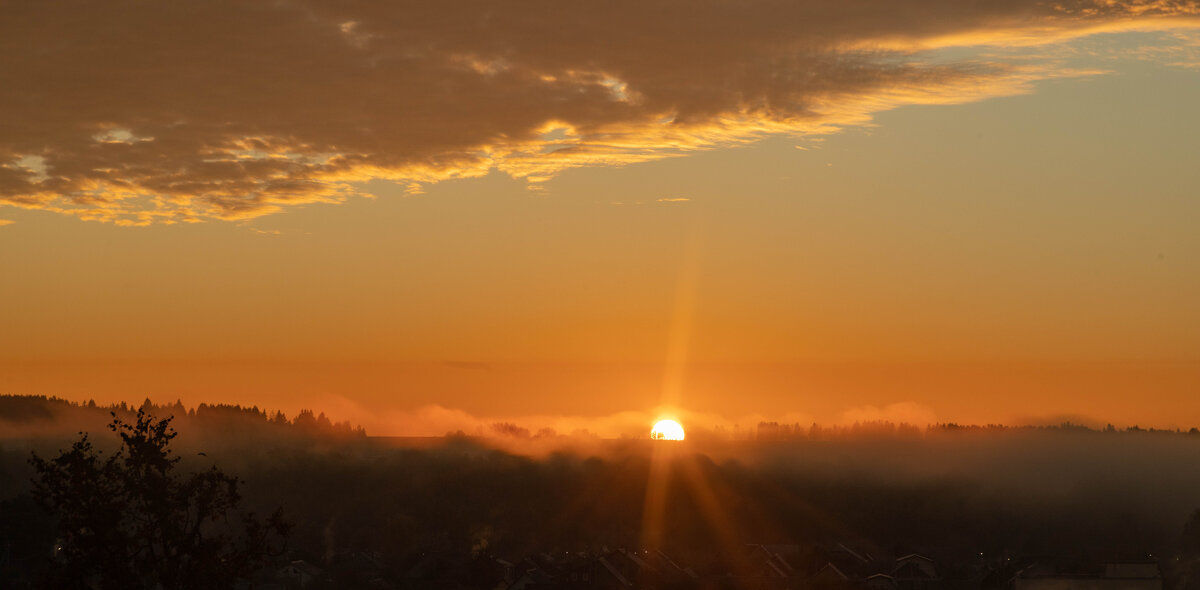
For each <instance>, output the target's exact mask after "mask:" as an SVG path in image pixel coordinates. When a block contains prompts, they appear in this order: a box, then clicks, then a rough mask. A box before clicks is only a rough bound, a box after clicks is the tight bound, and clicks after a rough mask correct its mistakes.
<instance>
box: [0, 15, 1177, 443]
mask: <svg viewBox="0 0 1200 590" xmlns="http://www.w3.org/2000/svg"><path fill="white" fill-rule="evenodd" d="M3 10H4V11H6V12H9V13H10V14H8V15H7V17H6V18H3V19H0V55H5V56H8V57H5V58H0V59H3V60H4V61H3V68H0V72H4V73H3V74H0V80H7V82H5V83H0V113H4V115H3V116H0V392H4V393H22V394H47V395H59V396H63V397H68V398H71V399H87V398H95V399H97V401H113V400H120V399H124V400H130V401H140V400H141V399H142V398H144V397H147V396H149V397H152V398H154V399H156V400H173V399H175V398H182V399H184V401H185V402H186V403H189V404H195V403H199V402H201V401H225V402H239V403H246V404H258V405H262V406H268V407H277V408H283V409H285V410H286V411H289V412H294V411H296V410H298V409H299V408H301V407H314V408H317V409H328V411H329V412H330V413H331V414H334V415H335V416H338V415H339V413H341V415H344V416H345V417H348V418H352V419H356V420H358V421H360V422H363V423H364V424H367V425H368V427H369V428H370V429H371V430H372V431H373V432H379V433H397V434H402V433H414V434H438V433H440V432H443V431H444V430H441V429H443V428H449V427H457V426H455V425H465V426H466V427H470V426H471V425H474V424H478V423H481V422H487V421H489V420H493V419H500V418H504V419H514V420H524V421H528V422H540V423H546V424H555V425H557V426H556V427H558V428H560V429H567V428H573V427H575V426H577V425H583V426H580V427H586V425H588V424H591V425H592V426H593V430H603V431H604V432H605V433H606V434H615V433H618V432H620V431H622V429H624V428H627V427H629V425H630V424H640V423H641V421H643V420H649V419H650V418H652V417H653V415H654V414H656V413H657V412H659V408H660V406H671V407H672V408H673V410H672V411H675V412H677V413H680V414H682V415H689V416H692V417H693V418H694V419H695V420H697V421H700V422H704V423H711V424H718V423H720V424H728V425H732V424H745V423H747V422H750V421H756V420H759V419H785V420H788V421H806V420H807V421H811V420H817V421H822V422H839V421H853V420H863V419H881V418H882V419H896V420H912V421H918V422H919V421H929V420H941V421H947V420H955V421H963V422H1001V421H1004V422H1014V421H1026V422H1028V421H1032V422H1037V421H1045V420H1060V419H1063V418H1065V417H1072V418H1074V419H1079V420H1085V421H1090V422H1091V423H1100V424H1102V423H1104V422H1114V423H1117V424H1122V425H1128V424H1134V423H1140V424H1142V425H1156V426H1191V425H1195V424H1200V403H1197V402H1196V401H1194V400H1195V399H1200V306H1197V305H1196V304H1195V302H1196V301H1200V272H1197V271H1198V270H1200V260H1198V258H1197V255H1200V232H1196V231H1195V228H1196V227H1200V201H1197V199H1196V197H1195V187H1196V186H1200V172H1198V170H1200V167H1197V166H1196V165H1195V162H1196V161H1198V160H1200V144H1198V143H1197V141H1196V139H1195V138H1196V137H1200V118H1198V117H1197V116H1196V114H1195V107H1194V105H1195V104H1200V79H1198V77H1197V76H1196V71H1197V70H1196V68H1197V67H1198V65H1197V64H1200V36H1197V34H1196V33H1195V29H1194V26H1195V18H1194V17H1195V15H1194V12H1195V7H1194V6H1191V5H1188V4H1186V3H1176V2H1132V1H1126V2H1120V1H1119V2H1112V3H1104V4H1103V5H1095V4H1094V3H1090V2H1077V3H1065V4H1064V3H1041V2H1036V1H1032V0H1022V1H1021V2H1014V3H1009V4H1006V5H1004V6H991V7H983V6H975V5H972V6H964V5H961V4H959V3H954V2H943V1H941V0H913V1H911V2H899V3H897V2H882V3H877V5H876V6H874V9H873V10H861V9H850V8H847V7H846V6H844V5H841V4H823V3H820V2H798V3H786V4H777V3H776V4H772V3H767V2H762V3H758V2H740V3H729V4H721V3H715V4H710V5H705V6H704V7H702V8H697V7H689V8H688V9H687V10H682V9H680V7H678V6H675V5H674V4H672V3H669V2H636V3H632V2H631V3H627V4H620V5H610V4H609V3H606V4H605V5H604V8H603V10H601V9H600V8H599V7H597V6H595V5H591V4H588V3H581V4H573V5H571V6H569V7H565V6H561V5H559V4H554V5H552V6H550V5H547V6H544V7H538V6H536V3H521V4H519V5H516V6H509V7H497V6H493V5H491V4H490V3H472V2H456V3H450V4H447V5H445V6H439V8H438V9H436V10H431V9H429V8H428V7H425V6H422V5H421V4H416V5H414V6H404V5H401V4H397V5H389V6H388V7H386V8H380V7H376V6H372V5H369V4H364V5H357V4H354V3H333V4H325V3H321V2H308V1H301V0H294V1H286V2H277V3H273V4H271V5H269V6H262V7H257V8H254V7H252V3H243V2H230V3H222V2H213V3H206V4H205V5H203V6H200V5H195V6H192V5H187V6H184V5H181V6H163V7H157V8H154V9H146V8H144V7H136V6H133V5H131V6H130V7H129V8H127V9H119V8H112V7H109V8H106V9H105V10H102V11H100V12H97V13H93V11H95V10H97V9H96V7H94V6H93V5H91V4H89V3H84V2H80V3H78V4H77V5H75V6H74V7H60V8H55V9H54V10H51V9H50V8H48V7H41V6H39V5H29V6H24V7H9V8H5V9H3ZM668 15H670V17H669V18H668ZM52 40H53V41H52ZM597 425H599V426H597ZM529 426H531V427H537V426H538V424H532V423H531V424H529Z"/></svg>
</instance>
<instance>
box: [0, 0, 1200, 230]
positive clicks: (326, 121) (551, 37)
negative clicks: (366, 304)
mask: <svg viewBox="0 0 1200 590" xmlns="http://www.w3.org/2000/svg"><path fill="white" fill-rule="evenodd" d="M2 11H3V18H2V19H0V52H3V54H4V55H6V56H9V59H8V60H7V62H6V65H5V68H4V73H3V77H2V78H0V80H3V83H0V112H4V113H5V115H4V119H3V121H2V122H0V203H3V204H6V205H10V206H15V207H21V208H27V209H40V210H46V211H52V212H57V213H61V214H64V215H70V216H75V217H78V218H80V219H84V220H91V221H102V222H109V223H116V224H121V225H150V224H155V223H179V222H199V221H204V220H211V219H226V220H244V219H251V218H255V217H259V216H262V215H267V214H270V213H275V212H278V211H282V210H285V209H287V208H288V207H292V206H297V205H303V204H309V203H340V202H344V201H346V200H347V199H351V198H354V197H360V196H364V197H365V196H369V195H368V193H366V191H365V189H364V188H363V183H365V182H366V181H370V180H379V179H383V180H390V181H394V182H396V183H399V184H401V185H402V186H404V187H406V188H407V190H408V191H409V192H410V193H419V192H420V191H421V190H422V187H423V186H424V185H428V184H431V183H437V182H441V181H445V180H449V179H456V178H471V177H479V176H482V175H485V174H487V173H488V172H490V171H493V170H499V171H501V172H504V173H506V174H508V175H510V176H512V177H514V178H518V179H523V180H525V181H526V182H528V183H529V185H530V186H531V187H532V188H535V189H536V188H538V187H540V186H541V185H543V184H544V183H545V182H547V181H549V180H550V179H552V178H554V177H555V176H556V175H557V174H559V173H560V172H562V171H563V170H567V169H570V168H576V167H581V166H622V165H627V164H632V163H637V162H645V161H651V160H657V159H661V158H669V157H679V156H684V155H686V154H688V153H691V152H694V151H696V150H704V149H713V148H719V147H727V146H735V145H743V144H746V143H749V142H753V141H756V140H758V139H761V138H763V137H766V136H770V135H788V136H795V137H813V136H817V135H823V134H829V133H833V132H836V131H837V130H839V129H842V128H845V127H847V126H854V125H863V124H866V123H869V122H870V120H871V118H872V116H873V115H874V114H876V113H879V112H881V111H884V110H887V109H892V108H895V107H898V106H902V105H909V104H955V103H962V102H969V101H974V100H980V99H983V98H987V97H993V96H1004V95H1012V94H1018V93H1023V92H1029V91H1030V90H1031V89H1032V83H1033V82H1036V81H1037V80H1042V79H1047V78H1053V77H1062V76H1077V75H1088V74H1095V73H1098V71H1099V70H1094V69H1091V70H1089V69H1080V68H1070V67H1067V66H1065V65H1064V64H1063V63H1061V62H1058V61H1055V60H1027V59H1026V60H1006V59H1004V58H1003V56H999V57H998V56H996V55H995V54H994V52H993V53H992V54H987V53H985V52H984V51H983V50H980V51H979V52H978V54H977V55H975V56H974V57H959V58H956V59H945V57H944V56H939V55H938V50H940V49H945V48H950V47H988V48H992V49H994V48H996V47H1014V46H1024V47H1028V46H1041V45H1047V44H1054V43H1064V42H1067V41H1070V40H1072V39H1078V38H1080V37H1083V36H1086V35H1093V34H1096V33H1102V32H1120V31H1183V30H1187V29H1188V28H1190V27H1194V26H1195V20H1194V19H1195V17H1196V15H1197V13H1198V12H1200V8H1198V7H1197V5H1196V3H1195V2H1187V1H1143V0H1124V1H1122V0H1106V1H1103V2H1100V1H1094V0H1086V1H1073V2H1038V1H1033V0H1019V1H1016V2H1006V3H991V4H978V3H975V4H962V3H956V2H949V1H946V0H917V1H907V2H873V3H871V4H870V5H868V6H862V5H848V4H845V3H828V2H792V3H779V2H770V1H767V0H752V1H747V2H731V3H708V4H703V5H693V4H688V5H686V6H684V5H680V4H678V3H676V2H671V1H668V0H651V1H648V2H646V1H639V2H631V1H630V2H617V3H616V4H614V3H612V2H605V3H590V2H580V3H569V4H565V5H564V4H561V3H551V2H548V1H546V2H539V1H533V2H521V3H513V4H509V5H496V4H494V3H489V2H472V1H458V2H451V3H449V4H447V3H438V4H437V5H436V6H433V5H430V4H428V3H404V2H401V3H384V4H375V3H360V2H315V1H311V0H280V1H277V2H271V3H262V2H234V1H214V2H205V3H199V4H197V3H182V4H179V3H176V4H171V3H167V4H155V5H150V6H147V5H144V4H134V3H122V2H118V3H115V4H114V3H106V4H103V5H98V4H95V3H89V2H82V1H78V2H67V3H53V4H47V3H24V4H19V5H10V6H6V7H5V8H3V9H2ZM1188 39H1190V38H1188ZM1188 39H1184V38H1182V37H1181V38H1180V40H1179V42H1178V45H1179V46H1180V47H1186V46H1188V44H1189V43H1190V41H1188ZM1193 46H1194V45H1193ZM1160 53H1161V55H1154V54H1153V53H1147V54H1146V55H1148V56H1154V57H1156V58H1161V59H1163V60H1164V61H1166V62H1169V63H1177V64H1179V65H1182V66H1189V64H1193V63H1195V59H1194V52H1191V53H1189V52H1188V50H1186V49H1183V50H1179V51H1175V50H1173V49H1165V50H1163V51H1162V52H1160Z"/></svg>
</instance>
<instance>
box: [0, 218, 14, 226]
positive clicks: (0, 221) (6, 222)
mask: <svg viewBox="0 0 1200 590" xmlns="http://www.w3.org/2000/svg"><path fill="white" fill-rule="evenodd" d="M14 223H16V222H15V221H13V220H11V219H0V227H2V226H5V225H12V224H14Z"/></svg>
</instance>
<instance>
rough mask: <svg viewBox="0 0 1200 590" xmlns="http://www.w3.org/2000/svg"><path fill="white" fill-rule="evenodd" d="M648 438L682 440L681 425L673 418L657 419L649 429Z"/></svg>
mask: <svg viewBox="0 0 1200 590" xmlns="http://www.w3.org/2000/svg"><path fill="white" fill-rule="evenodd" d="M650 438H652V439H654V440H683V426H681V425H680V424H679V423H678V422H676V421H674V420H659V421H658V422H657V423H655V424H654V428H652V429H650Z"/></svg>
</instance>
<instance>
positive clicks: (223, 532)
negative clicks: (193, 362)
mask: <svg viewBox="0 0 1200 590" xmlns="http://www.w3.org/2000/svg"><path fill="white" fill-rule="evenodd" d="M112 417H113V420H112V423H111V424H110V425H109V428H110V429H111V430H112V431H113V432H115V433H117V434H118V435H119V436H120V437H121V446H120V449H119V450H117V451H116V452H115V453H114V454H112V455H109V456H108V457H107V458H106V457H103V456H102V455H103V453H102V452H99V451H97V450H96V449H95V448H94V447H93V446H92V443H91V441H90V440H88V435H87V434H86V433H83V434H82V438H80V439H79V440H78V441H77V442H75V443H74V444H73V445H72V446H71V449H70V450H68V451H63V452H62V453H61V454H60V455H59V456H58V457H55V458H53V459H50V460H45V459H43V458H41V457H39V456H37V455H36V454H34V455H33V457H32V458H31V459H30V463H31V464H32V465H33V467H34V469H35V470H36V474H35V476H34V479H33V497H34V499H36V500H37V501H38V502H39V503H40V504H41V505H42V506H43V507H44V508H46V509H47V510H49V511H50V512H51V513H53V514H54V515H55V516H56V517H57V518H58V527H57V528H58V534H59V540H58V541H57V543H56V547H55V559H54V566H53V568H52V574H51V579H49V580H47V582H48V584H49V585H50V586H52V587H55V588H70V587H76V588H80V587H92V588H105V589H108V588H162V589H163V590H175V589H189V588H222V587H224V588H228V587H232V585H233V584H234V582H235V581H236V580H237V579H238V578H240V577H245V576H247V575H249V574H250V573H251V572H252V571H254V570H255V569H257V568H259V567H261V566H262V565H264V564H265V563H266V560H267V559H269V557H270V555H271V550H272V548H273V547H275V546H276V544H277V543H281V542H282V540H283V538H284V537H285V536H286V535H287V532H288V530H289V529H290V525H289V524H287V523H285V522H284V521H283V518H282V516H281V513H280V512H279V511H276V512H275V513H274V514H272V515H270V516H269V517H267V518H266V519H265V520H264V519H260V518H258V517H256V516H255V515H254V514H253V513H248V514H244V515H242V516H241V517H240V518H238V517H237V516H236V509H237V506H238V503H239V501H240V499H241V498H240V496H239V494H238V478H236V477H232V476H229V475H226V474H225V473H223V472H221V471H220V470H218V469H217V468H216V467H212V468H211V469H209V470H207V471H203V472H199V473H193V474H190V475H188V476H180V475H179V474H177V473H176V472H175V468H176V466H177V464H178V463H179V460H180V458H179V457H178V456H175V455H173V454H172V452H171V450H170V448H169V447H170V443H171V440H172V439H173V438H175V436H176V434H177V433H176V432H175V430H174V429H173V428H171V425H170V423H171V418H170V417H168V418H165V419H162V420H155V419H154V418H153V417H152V416H150V415H148V414H146V413H145V412H143V411H139V412H138V413H137V418H136V421H135V422H134V423H132V424H130V423H126V422H124V421H122V420H121V419H120V418H118V417H117V415H116V414H115V413H113V414H112Z"/></svg>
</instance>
